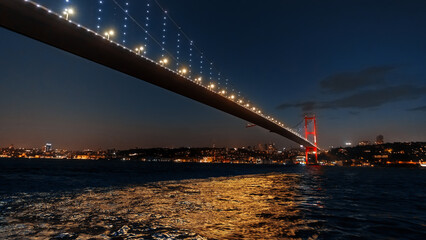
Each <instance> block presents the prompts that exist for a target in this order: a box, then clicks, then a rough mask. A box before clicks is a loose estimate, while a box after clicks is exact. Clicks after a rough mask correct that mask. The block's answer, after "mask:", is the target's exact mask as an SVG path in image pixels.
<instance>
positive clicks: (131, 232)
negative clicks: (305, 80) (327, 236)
mask: <svg viewBox="0 0 426 240" xmlns="http://www.w3.org/2000/svg"><path fill="white" fill-rule="evenodd" d="M303 182H304V181H302V179H301V175H299V174H269V175H251V176H238V177H222V178H212V179H205V180H184V181H168V182H158V183H152V184H145V185H142V186H136V187H128V188H122V189H92V190H87V191H86V192H84V193H82V194H75V193H74V194H64V195H61V196H56V197H53V196H51V197H46V196H44V198H43V199H38V200H37V199H34V198H33V199H32V200H26V201H24V202H19V203H16V202H15V204H14V206H13V207H14V209H13V210H12V211H11V212H10V214H9V215H8V216H7V217H6V219H5V220H3V221H6V222H7V224H5V225H6V227H4V228H3V230H2V231H1V232H0V237H1V236H3V237H6V238H33V239H46V238H51V237H56V238H57V239H74V238H77V237H78V238H79V239H89V238H96V239H109V238H113V237H119V239H123V238H124V239H138V238H144V239H167V238H170V239H204V238H208V239H241V238H249V239H270V238H286V237H289V238H292V237H294V238H299V237H302V238H307V237H313V238H315V237H316V236H317V235H318V233H319V231H320V228H321V226H322V221H320V220H315V219H308V218H306V217H305V216H304V214H305V211H302V208H303V206H306V207H309V208H321V206H322V204H323V203H322V198H323V197H322V196H320V195H318V189H312V187H314V188H315V186H310V185H306V184H304V183H303ZM301 192H303V193H301ZM308 196H309V197H308Z"/></svg>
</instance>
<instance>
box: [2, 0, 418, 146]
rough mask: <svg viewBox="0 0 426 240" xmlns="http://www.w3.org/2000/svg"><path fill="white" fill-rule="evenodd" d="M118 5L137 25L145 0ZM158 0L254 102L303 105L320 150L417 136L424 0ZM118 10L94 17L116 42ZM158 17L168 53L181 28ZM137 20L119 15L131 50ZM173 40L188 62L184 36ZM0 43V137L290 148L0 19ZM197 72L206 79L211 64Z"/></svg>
mask: <svg viewBox="0 0 426 240" xmlns="http://www.w3.org/2000/svg"><path fill="white" fill-rule="evenodd" d="M40 2H42V3H46V4H52V3H51V2H53V3H54V4H52V5H49V6H50V7H51V8H52V9H53V10H55V11H58V12H59V11H62V9H63V8H65V7H66V4H65V1H49V0H43V1H40ZM85 2H86V3H87V2H89V1H81V0H80V1H77V0H74V1H73V0H70V3H69V6H72V7H74V8H75V9H76V11H78V14H77V15H76V16H73V20H75V21H79V22H82V23H84V24H85V25H87V26H91V27H93V28H96V24H97V23H96V18H97V17H98V13H97V12H96V11H97V1H90V3H91V4H94V5H93V6H92V5H87V6H86V7H83V6H82V5H84V4H85ZM104 2H105V4H108V3H110V4H111V5H109V6H110V7H105V9H103V13H104V14H105V15H107V14H114V12H119V11H118V10H114V7H111V6H113V4H112V0H104ZM117 2H119V3H120V4H124V3H125V2H126V1H124V0H120V1H118V0H117ZM127 2H129V5H130V7H129V13H130V14H131V15H132V16H133V17H134V18H135V19H142V20H140V21H141V23H143V19H144V18H145V15H144V14H145V11H146V1H145V0H137V1H136V0H129V1H127ZM159 2H160V3H161V5H162V6H163V7H164V8H165V9H167V10H168V13H169V14H170V16H171V17H172V18H173V19H174V20H175V21H176V22H177V23H178V24H179V25H180V26H181V27H182V29H183V30H184V31H185V33H186V34H188V35H189V36H190V37H191V39H193V40H194V41H195V44H196V45H197V46H198V47H199V48H200V49H202V51H203V53H204V55H205V57H207V58H208V59H211V60H212V61H213V62H214V65H215V67H216V68H217V69H219V70H220V71H221V73H222V75H221V76H222V82H224V81H223V78H225V77H227V78H229V81H230V82H231V83H232V86H234V87H235V88H236V89H238V91H241V93H242V94H243V95H244V96H245V97H248V98H249V99H250V100H251V101H252V102H253V103H256V104H257V106H259V107H261V108H262V109H263V111H264V112H267V113H270V114H271V115H274V116H276V117H278V118H279V119H280V120H282V121H283V122H284V123H286V124H287V125H289V126H294V125H296V124H297V123H299V122H300V121H301V120H302V118H303V114H304V113H306V112H309V113H315V114H316V115H317V123H318V126H317V127H318V138H319V140H318V141H319V145H320V146H321V147H324V148H327V147H328V146H331V145H333V146H339V145H343V144H344V142H346V141H351V142H354V143H356V142H358V141H361V140H370V141H374V139H375V137H376V136H377V135H379V134H382V135H384V137H385V141H391V142H393V141H426V124H425V120H424V118H425V117H426V44H425V42H426V31H424V26H426V14H424V13H425V12H426V2H425V1H272V0H271V1H242V0H233V1H227V0H216V1H207V0H205V1H200V0H180V1H173V0H159ZM88 6H89V7H88ZM83 8H84V11H83ZM150 11H151V15H150V21H151V22H150V27H149V28H148V29H149V31H150V32H151V33H152V34H153V35H156V37H157V38H158V40H160V41H161V30H162V26H161V24H162V22H161V21H162V19H161V14H159V13H161V12H160V10H159V8H158V7H157V6H156V5H155V3H154V2H152V1H151V7H150ZM106 18H107V16H103V17H102V20H104V19H106ZM123 21H124V20H123V16H122V15H120V14H115V15H113V17H111V18H109V21H108V22H107V20H105V23H103V22H101V31H103V29H106V28H107V27H114V28H115V29H116V32H117V33H118V35H119V36H117V37H116V39H115V40H116V41H120V42H121V41H122V40H123V38H122V36H123V35H122V32H123V31H122V30H121V31H120V28H122V24H123ZM167 23H168V25H167V26H168V27H167V31H168V32H167V36H166V42H167V46H168V47H167V48H168V50H169V51H171V52H173V53H175V52H176V49H175V47H176V43H177V41H176V33H177V31H176V29H175V28H173V27H172V24H171V22H167ZM114 24H116V26H114ZM137 30H138V29H137V27H136V26H135V25H134V24H133V23H132V22H129V23H128V30H127V31H128V33H127V34H128V35H127V37H126V40H127V42H126V44H128V45H129V47H132V48H133V47H134V45H135V44H136V43H138V42H140V41H139V39H137V38H140V39H141V40H142V41H143V36H142V35H143V34H142V35H140V34H141V33H140V31H139V33H135V35H134V36H137V37H134V36H132V34H133V32H137ZM174 31H175V32H174ZM137 34H139V35H137ZM139 36H140V37H139ZM150 44H151V45H150ZM150 47H151V49H149V50H148V56H149V57H151V58H153V59H155V60H156V59H159V57H160V56H161V53H160V52H156V51H157V50H154V48H155V47H156V46H155V45H154V44H153V40H149V41H148V48H150ZM187 47H188V46H186V48H187ZM181 48H182V50H181V52H180V54H181V59H185V56H188V49H186V50H185V42H184V39H183V37H182V44H181ZM0 52H1V58H0V72H1V74H0V85H1V95H0V108H1V109H2V114H1V117H0V136H1V137H0V146H8V145H9V144H15V145H16V146H20V147H40V146H42V145H43V144H44V143H45V142H52V143H53V144H54V146H55V147H57V148H69V149H82V148H92V149H98V148H113V147H115V148H131V147H156V146H161V147H180V146H192V147H197V146H212V145H213V144H215V145H216V146H229V147H234V146H247V145H255V144H257V143H269V142H275V143H276V144H278V146H282V147H283V146H286V147H287V146H291V145H292V144H291V143H290V142H289V141H287V140H285V139H283V138H282V137H279V136H277V135H275V134H272V133H269V132H267V131H266V130H263V129H260V128H249V129H246V128H245V127H244V126H245V124H246V122H245V121H243V120H240V119H237V118H235V117H233V116H230V115H228V114H225V113H222V112H220V111H218V110H215V109H212V108H210V107H207V106H204V105H202V104H199V103H196V102H193V101H192V100H189V99H186V98H184V97H181V96H178V95H176V94H174V93H170V92H168V91H166V90H163V89H160V88H158V87H155V86H152V85H150V84H148V83H145V82H143V81H140V80H137V79H134V78H131V77H128V76H126V75H124V74H121V73H118V72H116V71H113V70H110V69H108V68H106V67H103V66H100V65H98V64H95V63H92V62H89V61H87V60H84V59H81V58H79V57H76V56H73V55H71V54H68V53H65V52H62V51H60V50H57V49H54V48H52V47H50V46H46V45H44V44H41V43H38V42H36V41H34V40H32V39H28V38H26V37H23V36H20V35H18V34H15V33H12V32H10V31H8V30H5V29H0ZM185 54H186V55H185ZM194 55H196V53H195V52H194ZM183 61H184V60H183ZM193 61H194V63H193V65H194V71H199V70H195V69H196V68H197V69H198V68H199V66H198V65H197V64H196V63H195V62H196V60H195V59H194V60H193ZM197 62H198V61H197ZM204 73H205V79H208V77H209V74H208V66H205V67H204ZM213 75H214V76H216V77H217V75H215V74H213ZM229 89H231V87H230V86H229Z"/></svg>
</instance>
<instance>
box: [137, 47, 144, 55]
mask: <svg viewBox="0 0 426 240" xmlns="http://www.w3.org/2000/svg"><path fill="white" fill-rule="evenodd" d="M143 50H145V48H144V47H143V46H140V47H137V48H135V51H136V53H137V54H142V53H143Z"/></svg>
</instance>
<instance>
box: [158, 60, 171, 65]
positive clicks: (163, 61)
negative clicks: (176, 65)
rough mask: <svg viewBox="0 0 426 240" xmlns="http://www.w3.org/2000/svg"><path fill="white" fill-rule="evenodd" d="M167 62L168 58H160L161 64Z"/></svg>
mask: <svg viewBox="0 0 426 240" xmlns="http://www.w3.org/2000/svg"><path fill="white" fill-rule="evenodd" d="M167 63H169V60H168V59H167V58H163V59H161V60H160V64H161V65H166V64H167Z"/></svg>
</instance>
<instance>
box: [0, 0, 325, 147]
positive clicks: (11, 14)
mask: <svg viewBox="0 0 426 240" xmlns="http://www.w3.org/2000/svg"><path fill="white" fill-rule="evenodd" d="M88 5H90V6H88ZM131 6H134V7H135V8H137V9H138V10H137V11H136V10H135V11H134V12H135V13H134V14H133V12H132V8H131ZM77 9H78V10H77ZM80 9H84V11H80ZM141 9H143V11H141ZM136 12H139V14H136ZM74 15H76V16H79V17H78V18H77V17H74ZM77 19H78V20H77ZM154 19H157V21H155V20H154ZM0 26H2V27H4V28H6V29H9V30H11V31H14V32H17V33H19V34H22V35H25V36H27V37H30V38H32V39H35V40H38V41H40V42H43V43H46V44H48V45H51V46H53V47H56V48H58V49H62V50H64V51H67V52H70V53H72V54H75V55H77V56H80V57H83V58H85V59H88V60H91V61H93V62H96V63H99V64H101V65H104V66H107V67H109V68H112V69H115V70H117V71H120V72H122V73H125V74H127V75H130V76H133V77H135V78H138V79H140V80H143V81H146V82H149V83H151V84H153V85H156V86H159V87H161V88H164V89H167V90H170V91H172V92H175V93H177V94H180V95H182V96H185V97H188V98H190V99H193V100H195V101H198V102H200V103H203V104H205V105H208V106H211V107H213V108H216V109H218V110H221V111H223V112H226V113H228V114H231V115H233V116H236V117H238V118H241V119H244V120H246V121H248V122H250V123H252V124H255V125H257V126H259V127H262V128H264V129H267V130H269V131H270V132H273V133H276V134H279V135H281V136H283V137H285V138H288V139H290V140H292V141H294V142H296V143H298V144H301V145H303V146H305V147H306V149H307V150H308V149H309V150H312V151H314V152H316V151H317V144H316V138H315V139H314V141H310V140H309V139H308V135H310V134H313V133H312V132H308V131H306V129H305V136H302V135H301V134H300V133H298V132H297V131H295V130H293V129H292V128H290V127H288V126H286V125H285V124H284V123H283V122H281V121H279V120H278V119H277V118H276V117H273V116H271V115H268V114H266V113H264V112H263V111H262V110H261V109H260V108H259V107H257V106H256V105H255V104H253V103H251V102H250V100H249V99H248V98H247V97H244V96H242V94H241V93H240V92H238V91H236V90H235V88H234V87H233V86H232V85H231V84H230V82H229V80H228V78H226V77H225V76H224V74H223V73H221V72H220V71H218V70H217V68H216V66H215V65H214V64H213V62H211V61H209V60H208V58H207V57H206V56H205V54H204V53H203V52H202V51H201V50H200V48H199V47H198V46H197V45H196V44H195V42H194V41H193V40H192V39H191V38H190V37H189V36H188V34H187V33H185V32H184V31H183V30H182V28H181V27H180V26H179V25H178V24H177V23H176V21H174V20H173V19H172V18H171V17H170V15H169V13H168V12H167V11H166V10H165V9H164V8H163V7H162V6H161V5H160V4H159V3H158V2H157V1H156V0H144V1H133V2H131V1H130V0H98V1H86V0H85V1H82V0H80V1H79V0H64V1H52V0H50V1H49V0H38V1H37V2H34V1H29V0H2V1H0ZM114 26H115V27H114ZM119 30H120V31H119ZM315 136H316V133H315Z"/></svg>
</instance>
